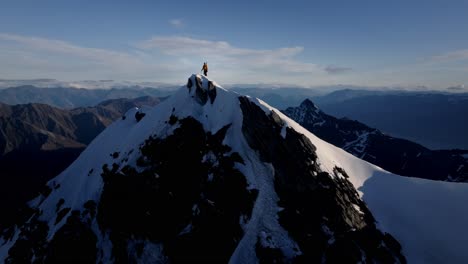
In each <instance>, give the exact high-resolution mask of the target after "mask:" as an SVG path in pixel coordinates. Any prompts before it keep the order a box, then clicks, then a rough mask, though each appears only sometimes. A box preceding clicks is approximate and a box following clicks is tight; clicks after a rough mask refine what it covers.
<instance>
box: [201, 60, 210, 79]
mask: <svg viewBox="0 0 468 264" xmlns="http://www.w3.org/2000/svg"><path fill="white" fill-rule="evenodd" d="M201 70H202V71H203V74H204V75H205V76H208V63H207V62H204V63H203V67H202V69H201Z"/></svg>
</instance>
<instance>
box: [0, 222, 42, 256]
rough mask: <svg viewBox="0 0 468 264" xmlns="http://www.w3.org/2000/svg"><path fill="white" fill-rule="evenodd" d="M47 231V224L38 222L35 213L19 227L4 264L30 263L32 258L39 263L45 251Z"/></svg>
mask: <svg viewBox="0 0 468 264" xmlns="http://www.w3.org/2000/svg"><path fill="white" fill-rule="evenodd" d="M48 230H49V227H48V225H47V223H46V222H43V221H40V220H38V214H37V213H36V214H35V215H34V216H33V217H32V218H31V219H30V220H29V222H27V223H25V224H24V225H23V226H22V227H21V232H20V234H19V238H18V239H17V240H16V242H15V244H14V245H13V246H12V247H11V248H10V250H9V251H8V258H7V259H6V260H5V263H8V264H10V263H31V260H32V257H33V256H34V258H35V262H36V263H41V262H42V261H43V258H44V256H45V253H46V250H47V232H48Z"/></svg>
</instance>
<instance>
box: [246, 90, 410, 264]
mask: <svg viewBox="0 0 468 264" xmlns="http://www.w3.org/2000/svg"><path fill="white" fill-rule="evenodd" d="M239 100H240V103H241V109H242V112H243V125H242V130H243V134H244V136H245V138H246V140H247V142H248V143H249V145H250V147H251V148H253V149H254V150H257V151H259V154H260V158H261V159H262V160H263V161H265V162H269V163H271V164H272V165H273V167H274V172H275V175H274V177H275V189H276V192H277V194H278V196H279V198H280V201H279V204H278V205H279V206H280V207H281V208H284V210H282V211H281V212H280V213H279V221H280V224H281V225H282V226H283V227H284V228H285V229H286V230H287V231H288V232H289V234H290V235H291V237H292V238H293V239H294V240H295V241H296V242H297V243H298V245H299V247H300V249H301V251H302V253H303V254H302V255H301V256H299V257H298V258H297V259H296V261H298V262H305V263H322V261H323V260H325V261H330V263H335V261H337V260H338V259H337V258H340V257H341V260H343V259H346V261H347V262H349V263H357V262H359V261H361V260H363V259H365V260H366V261H367V262H374V261H375V262H380V263H394V262H405V258H404V257H403V255H402V254H401V252H400V249H401V248H400V247H399V246H398V245H397V244H395V243H393V242H396V240H394V239H393V240H392V243H388V244H387V243H386V242H387V241H388V239H386V238H385V237H386V236H390V235H389V234H387V235H384V234H382V233H381V232H380V231H379V230H378V229H377V228H376V226H375V220H374V218H373V216H372V214H371V212H370V211H369V210H368V209H367V207H366V205H365V204H364V202H362V200H361V199H360V198H359V196H358V194H357V192H356V190H355V189H354V187H353V186H352V184H351V183H350V182H349V181H348V180H347V179H346V176H344V175H343V178H342V177H336V176H335V175H330V174H328V173H327V172H323V171H321V170H320V168H319V166H318V164H317V155H316V153H315V151H316V148H315V146H314V145H313V144H312V143H311V142H310V140H309V139H308V138H306V137H305V136H304V135H302V134H299V133H298V132H296V131H295V130H293V129H290V128H286V137H285V138H283V137H282V136H281V133H280V132H281V129H282V127H283V124H282V122H281V121H280V120H279V118H278V117H277V116H276V114H275V113H272V114H270V115H267V114H266V113H265V112H264V111H263V110H262V109H261V108H260V107H259V106H257V105H256V104H254V103H252V102H251V101H250V100H249V99H248V98H246V97H240V98H239ZM338 172H339V173H340V174H346V172H345V171H344V170H343V169H341V168H336V169H335V174H336V173H338ZM357 208H359V209H357ZM397 243H398V242H397Z"/></svg>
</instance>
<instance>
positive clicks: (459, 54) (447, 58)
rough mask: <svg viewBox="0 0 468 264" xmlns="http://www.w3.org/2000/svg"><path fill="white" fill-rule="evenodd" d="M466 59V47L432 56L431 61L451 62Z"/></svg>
mask: <svg viewBox="0 0 468 264" xmlns="http://www.w3.org/2000/svg"><path fill="white" fill-rule="evenodd" d="M462 60H463V61H464V60H468V49H462V50H455V51H450V52H447V53H444V54H441V55H437V56H434V57H432V58H431V59H430V61H431V62H451V61H462Z"/></svg>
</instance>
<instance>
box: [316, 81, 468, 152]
mask: <svg viewBox="0 0 468 264" xmlns="http://www.w3.org/2000/svg"><path fill="white" fill-rule="evenodd" d="M313 100H314V103H315V104H317V105H318V106H319V107H320V109H322V110H324V111H325V112H327V113H328V114H331V115H333V116H336V117H348V118H351V119H355V120H359V121H360V122H363V123H365V124H367V125H370V126H372V127H375V128H377V129H379V130H381V131H383V132H384V133H386V134H389V135H392V136H394V137H400V138H404V139H407V140H411V141H414V142H417V143H419V144H422V145H424V146H426V147H428V148H430V149H454V148H461V149H468V137H466V135H467V134H468V122H467V118H466V116H468V93H466V92H465V93H443V92H410V91H406V92H403V91H399V92H397V91H392V92H390V91H362V90H361V91H360V90H341V91H335V92H332V93H329V94H328V95H325V96H319V97H315V98H313Z"/></svg>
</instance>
